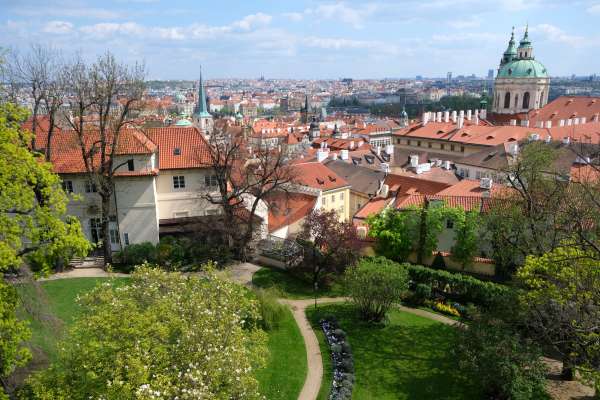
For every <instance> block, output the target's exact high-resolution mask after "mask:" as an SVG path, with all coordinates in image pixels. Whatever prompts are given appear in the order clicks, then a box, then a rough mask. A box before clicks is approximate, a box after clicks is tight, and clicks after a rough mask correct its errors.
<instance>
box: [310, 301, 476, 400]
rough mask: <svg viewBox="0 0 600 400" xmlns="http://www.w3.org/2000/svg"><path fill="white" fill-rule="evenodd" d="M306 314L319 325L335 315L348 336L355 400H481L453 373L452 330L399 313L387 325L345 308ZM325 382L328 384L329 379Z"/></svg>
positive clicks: (471, 386)
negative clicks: (364, 317)
mask: <svg viewBox="0 0 600 400" xmlns="http://www.w3.org/2000/svg"><path fill="white" fill-rule="evenodd" d="M307 313H308V316H309V318H310V320H311V322H312V323H313V324H317V325H318V320H319V319H320V318H322V317H323V316H326V315H335V316H336V318H337V319H338V322H339V324H340V326H341V328H342V329H343V330H345V331H346V333H347V334H348V340H349V342H350V345H351V346H352V350H353V354H354V365H355V369H356V372H355V373H356V383H355V385H354V390H353V396H352V398H353V399H354V400H370V399H381V400H385V399H442V398H443V399H454V400H459V399H460V400H463V399H477V398H481V396H480V395H479V389H478V387H477V386H476V383H472V382H468V381H466V380H465V379H464V378H463V377H461V376H460V375H459V374H458V373H457V365H456V362H455V360H453V359H452V356H451V352H450V351H451V349H452V347H453V346H454V341H455V340H456V332H455V330H454V329H455V328H452V327H450V326H446V325H443V324H441V323H439V322H435V321H431V320H429V319H426V318H422V317H419V316H416V315H412V314H408V313H404V312H401V311H397V310H394V311H392V312H390V314H389V320H388V322H387V323H386V324H385V325H370V324H367V323H364V322H362V321H361V320H360V319H359V318H358V316H357V315H358V314H357V312H356V309H355V308H354V307H353V306H352V305H346V304H333V305H322V306H320V307H319V308H318V309H317V311H316V312H315V311H311V309H308V310H307ZM319 329H320V328H319ZM321 336H322V335H321ZM323 354H325V355H326V354H329V352H328V351H327V352H324V353H323ZM325 357H326V356H325ZM324 379H328V380H329V381H331V377H330V376H329V377H326V378H324ZM326 384H328V385H330V384H331V383H330V382H327V383H326ZM322 390H323V388H322ZM328 390H329V389H327V391H328ZM320 398H321V397H320Z"/></svg>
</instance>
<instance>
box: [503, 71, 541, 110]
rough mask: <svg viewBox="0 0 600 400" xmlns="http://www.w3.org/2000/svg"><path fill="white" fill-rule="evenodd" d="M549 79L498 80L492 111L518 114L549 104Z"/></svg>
mask: <svg viewBox="0 0 600 400" xmlns="http://www.w3.org/2000/svg"><path fill="white" fill-rule="evenodd" d="M549 91H550V79H549V78H496V82H495V84H494V99H493V101H492V111H493V112H495V113H498V114H517V113H524V112H528V111H529V110H532V109H538V108H542V107H543V106H545V105H546V104H547V103H548V92H549Z"/></svg>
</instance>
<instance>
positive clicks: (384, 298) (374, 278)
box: [344, 257, 408, 322]
mask: <svg viewBox="0 0 600 400" xmlns="http://www.w3.org/2000/svg"><path fill="white" fill-rule="evenodd" d="M344 276H345V279H344V281H345V284H346V288H347V290H348V293H349V294H350V297H351V298H352V301H353V302H354V303H355V304H356V305H357V306H358V308H359V310H360V313H361V316H362V318H363V319H365V320H367V321H372V322H380V321H382V320H383V319H384V318H385V316H386V314H387V312H388V310H389V309H390V307H392V305H394V304H397V303H399V302H400V300H401V298H402V296H403V295H404V293H405V292H406V290H407V289H408V273H407V270H406V268H404V267H402V266H399V264H396V263H394V262H393V261H390V260H387V259H385V258H383V257H377V258H363V259H361V260H359V261H358V263H357V264H356V265H354V266H352V267H350V268H348V269H347V270H346V272H345V275H344Z"/></svg>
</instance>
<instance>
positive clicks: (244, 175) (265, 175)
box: [205, 120, 295, 260]
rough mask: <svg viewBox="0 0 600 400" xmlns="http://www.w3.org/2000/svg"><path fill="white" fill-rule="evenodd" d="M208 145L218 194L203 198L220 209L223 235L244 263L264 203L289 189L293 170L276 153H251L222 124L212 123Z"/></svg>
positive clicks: (282, 155) (231, 129)
mask: <svg viewBox="0 0 600 400" xmlns="http://www.w3.org/2000/svg"><path fill="white" fill-rule="evenodd" d="M208 142H209V145H210V146H209V148H210V150H209V153H210V168H211V169H212V173H213V174H214V177H215V178H214V179H215V180H216V184H217V185H218V192H216V193H215V192H212V193H207V194H205V198H206V199H207V200H208V201H209V202H210V203H212V204H215V205H218V206H219V208H220V209H222V211H223V230H224V232H223V233H224V234H225V235H226V237H227V238H228V240H229V242H230V244H231V245H232V247H233V250H234V254H235V255H236V257H237V258H238V259H240V260H246V259H247V258H248V256H249V244H250V243H251V242H252V240H253V239H254V237H255V234H256V232H257V217H258V216H259V214H260V213H259V211H260V210H261V208H263V207H265V208H266V203H265V199H266V198H267V197H268V196H269V195H271V194H273V193H275V192H287V191H288V190H290V189H291V188H292V187H293V184H294V181H295V179H294V172H293V168H292V167H291V166H290V164H289V162H288V160H287V158H286V155H285V152H284V151H281V150H280V149H277V148H275V149H270V150H264V149H263V150H257V151H253V149H252V148H250V147H249V146H248V144H247V142H245V140H244V139H243V137H242V135H241V132H238V130H236V129H235V127H231V126H229V124H228V123H226V122H225V121H224V120H219V121H217V122H216V123H215V127H214V129H213V132H212V133H211V135H210V136H209V138H208ZM264 211H266V210H264Z"/></svg>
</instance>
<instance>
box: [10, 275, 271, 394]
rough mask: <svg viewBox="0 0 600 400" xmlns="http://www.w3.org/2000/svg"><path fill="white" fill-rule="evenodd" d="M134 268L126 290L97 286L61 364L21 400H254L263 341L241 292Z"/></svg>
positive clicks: (210, 279)
mask: <svg viewBox="0 0 600 400" xmlns="http://www.w3.org/2000/svg"><path fill="white" fill-rule="evenodd" d="M207 271H208V272H207V274H206V275H205V276H203V277H198V276H190V277H186V276H184V275H181V274H179V273H168V272H163V271H161V270H158V269H154V268H151V267H148V266H145V265H143V266H140V267H138V269H137V270H136V271H135V272H134V273H133V274H132V276H131V282H130V283H129V284H127V285H126V286H122V287H115V286H114V285H112V284H111V283H110V282H107V283H104V284H102V285H101V286H99V287H97V288H96V289H95V290H93V291H92V292H90V293H89V294H87V295H85V296H84V297H83V298H82V299H81V300H80V302H81V305H82V306H83V307H84V313H83V316H82V317H80V318H79V319H78V320H77V321H75V323H74V325H73V327H72V328H71V330H70V334H69V337H68V339H66V340H65V341H64V343H63V344H62V346H61V349H62V350H61V352H60V354H59V360H58V361H57V362H56V363H55V364H53V365H52V366H51V367H50V368H49V369H48V370H46V371H43V372H41V373H39V374H38V375H35V376H34V377H32V378H31V379H30V381H29V386H28V387H27V388H26V390H25V391H24V393H23V394H22V396H23V398H27V399H65V400H66V399H89V398H94V399H100V398H105V399H122V400H126V399H165V400H166V399H181V400H185V399H189V400H192V399H259V398H261V397H260V395H259V393H258V382H257V380H256V379H255V378H254V376H253V373H252V371H253V370H254V369H256V368H258V367H261V366H262V365H263V364H264V362H265V355H266V354H265V352H266V335H265V333H264V332H263V331H262V330H261V329H260V328H258V321H259V318H260V317H259V312H258V309H257V305H256V302H255V301H254V300H251V299H250V296H248V295H247V292H246V290H245V289H244V288H243V287H242V286H240V285H236V284H234V283H231V282H228V281H226V280H224V279H221V278H219V277H217V276H216V275H214V273H212V272H211V267H210V266H207Z"/></svg>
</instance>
